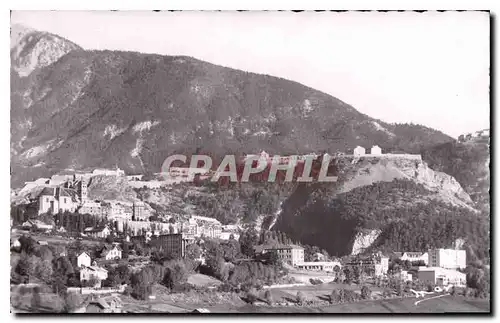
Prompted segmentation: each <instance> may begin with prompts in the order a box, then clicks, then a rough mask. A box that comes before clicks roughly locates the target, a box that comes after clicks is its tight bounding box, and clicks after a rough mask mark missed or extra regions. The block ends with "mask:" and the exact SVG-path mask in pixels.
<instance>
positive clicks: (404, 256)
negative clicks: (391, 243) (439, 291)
mask: <svg viewBox="0 0 500 323" xmlns="http://www.w3.org/2000/svg"><path fill="white" fill-rule="evenodd" d="M395 254H396V256H398V258H399V259H400V260H402V261H410V262H420V263H423V264H424V265H425V266H419V268H418V273H417V274H418V279H419V280H421V281H424V282H430V283H432V284H435V285H441V286H444V285H448V284H453V285H457V286H464V285H465V283H466V275H465V274H464V273H462V272H460V271H458V270H461V269H465V267H466V266H467V262H466V258H467V254H466V252H465V250H457V249H443V248H437V249H431V250H429V251H428V252H399V253H395Z"/></svg>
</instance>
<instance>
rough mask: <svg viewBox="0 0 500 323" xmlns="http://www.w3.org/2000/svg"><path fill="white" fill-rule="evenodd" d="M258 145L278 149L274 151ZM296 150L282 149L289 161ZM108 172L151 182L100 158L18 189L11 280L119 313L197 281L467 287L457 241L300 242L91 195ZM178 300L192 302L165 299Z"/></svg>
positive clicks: (222, 285) (399, 289)
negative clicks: (333, 250) (354, 249)
mask: <svg viewBox="0 0 500 323" xmlns="http://www.w3.org/2000/svg"><path fill="white" fill-rule="evenodd" d="M248 156H258V157H259V158H261V159H263V160H265V161H267V162H270V161H271V160H273V158H272V156H269V155H268V154H267V153H265V152H261V153H260V154H258V155H248ZM337 156H340V157H341V158H342V157H346V156H350V157H353V158H358V159H359V158H365V157H366V158H370V157H377V158H380V157H386V158H401V157H403V158H413V157H414V156H415V157H416V158H420V156H419V155H407V154H404V155H398V154H383V153H382V150H381V148H380V147H378V146H374V147H372V148H371V150H370V153H369V154H367V153H366V150H365V148H364V147H360V146H357V147H356V148H354V149H353V153H352V154H351V155H345V154H337ZM289 158H290V157H281V159H280V163H287V162H288V161H289ZM194 173H195V171H193V170H190V169H189V168H180V167H172V169H170V170H169V174H170V175H172V178H176V177H181V178H182V180H181V181H186V180H187V178H189V179H193V176H192V175H193V174H194ZM98 176H100V177H102V176H104V177H111V178H125V179H126V180H127V181H128V182H129V183H138V182H139V183H141V184H142V183H146V182H147V181H143V175H126V174H125V172H124V171H123V170H120V169H119V168H116V169H115V170H109V169H96V170H94V171H93V172H91V173H73V174H66V175H54V176H52V177H51V178H40V179H37V180H35V181H33V182H27V183H26V184H25V187H24V188H23V189H22V190H21V191H20V192H18V194H23V193H24V194H26V192H29V193H27V194H26V197H25V198H24V199H22V200H21V201H22V202H21V203H20V204H19V205H16V206H15V207H13V209H12V212H11V251H12V255H13V257H14V259H15V261H17V262H15V265H14V266H13V269H12V273H11V284H12V285H11V287H12V288H13V289H17V290H24V291H27V290H31V291H36V292H34V293H35V295H38V294H37V293H41V291H42V290H45V291H46V292H52V293H54V295H59V296H58V297H59V298H61V300H60V302H59V303H58V304H59V305H58V306H60V307H61V308H63V309H64V308H68V309H70V310H71V311H73V312H78V311H80V312H88V313H91V312H98V313H121V312H140V309H139V308H140V305H139V302H140V301H141V300H148V301H149V302H152V303H155V302H156V300H157V299H159V298H162V297H163V298H168V297H172V295H176V294H175V293H178V292H181V291H184V292H185V291H186V290H190V289H192V288H195V289H199V288H206V290H207V292H208V291H210V290H211V291H219V292H222V293H229V292H232V293H234V292H237V293H245V295H247V298H246V299H247V301H248V302H251V303H255V302H258V298H259V297H258V295H259V293H262V295H264V296H263V298H264V300H265V303H266V304H273V302H272V300H270V299H272V298H273V296H269V295H272V293H273V292H274V291H277V290H280V289H286V288H292V287H293V288H299V289H300V288H306V289H305V290H304V292H299V293H298V294H297V295H295V296H296V297H295V298H296V299H297V302H296V303H294V304H299V305H300V304H302V303H303V302H305V298H304V296H303V295H302V296H301V294H305V293H306V292H307V286H315V288H317V289H319V290H322V288H324V286H328V285H327V284H334V283H335V284H340V285H339V286H345V284H348V285H349V286H358V287H359V290H358V293H359V294H357V293H356V292H355V291H356V287H355V288H354V289H352V288H348V289H345V290H344V289H341V290H342V291H343V293H344V294H342V295H341V296H340V295H337V294H335V295H333V294H332V295H330V296H329V299H328V303H329V304H330V303H336V302H344V301H346V300H347V299H349V300H350V301H355V300H356V299H357V300H363V299H369V298H373V299H376V298H391V297H405V295H406V296H407V297H409V296H412V295H417V296H418V295H420V294H419V293H420V291H422V292H426V293H438V292H440V291H443V290H446V291H450V290H451V289H452V288H453V289H458V288H466V274H465V273H464V269H465V268H466V259H467V255H466V251H465V250H461V249H460V246H459V245H457V246H455V247H453V248H448V249H446V248H437V249H429V250H426V251H415V250H406V251H400V250H394V251H393V252H392V253H385V254H383V253H380V252H375V253H369V252H368V253H366V252H365V253H362V254H357V255H351V256H346V257H342V258H338V257H333V256H330V255H329V254H328V252H326V251H324V250H320V249H319V248H318V247H315V246H308V245H301V244H300V243H297V242H294V241H292V240H291V239H289V238H288V237H287V236H286V234H284V233H282V232H275V231H261V232H258V230H256V229H255V228H253V227H248V226H243V225H239V224H235V225H223V224H222V223H221V222H219V221H218V220H216V219H214V218H210V217H205V216H201V215H190V216H189V217H179V216H175V215H174V214H167V215H165V214H163V215H162V216H158V214H155V210H154V209H153V208H151V207H150V206H149V205H148V204H147V203H146V202H144V201H140V200H133V201H121V200H102V201H100V200H93V199H91V198H90V197H89V183H90V181H92V179H93V178H94V177H98ZM164 185H175V183H172V182H168V183H167V184H164ZM166 207H168V205H167V206H166ZM30 266H31V267H30ZM40 266H41V267H40ZM44 266H45V267H44ZM29 268H34V269H33V270H31V269H29ZM148 275H149V276H148ZM151 275H152V276H151ZM193 277H194V278H193ZM368 282H371V283H368ZM155 286H161V287H155ZM188 286H190V287H188ZM368 286H371V287H368ZM389 291H390V292H389ZM184 292H183V293H184ZM353 292H354V293H353ZM172 293H174V294H172ZM415 293H416V294H415ZM299 294H300V295H299ZM37 297H38V296H37ZM248 297H250V298H248ZM21 298H22V297H21ZM303 298H304V299H303ZM306 298H307V297H306ZM309 298H310V297H309ZM34 302H35V301H34ZM186 302H188V301H186ZM198 302H199V304H196V305H200V306H202V305H203V306H205V305H206V304H205V303H203V302H201V301H199V300H198ZM200 302H201V303H200ZM19 303H20V304H23V301H22V300H19ZM35 303H36V306H41V305H40V304H41V303H43V301H42V300H40V299H38V298H37V300H36V302H35ZM188 303H189V302H188ZM202 303H203V304H202ZM278 303H280V304H281V303H282V305H287V306H291V305H292V303H290V302H287V301H284V302H278ZM320 303H321V302H320ZM308 304H310V303H308ZM22 306H23V305H20V307H22ZM30 306H31V305H30ZM28 307H29V306H28ZM170 310H171V311H174V312H186V311H191V310H192V309H189V308H188V309H186V308H175V309H172V308H170V309H168V310H159V311H167V312H169V311H170ZM203 310H206V311H208V310H207V309H203ZM195 311H200V309H195Z"/></svg>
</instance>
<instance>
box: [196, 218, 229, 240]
mask: <svg viewBox="0 0 500 323" xmlns="http://www.w3.org/2000/svg"><path fill="white" fill-rule="evenodd" d="M191 220H192V221H190V223H194V222H195V223H196V226H195V227H194V228H195V230H196V231H195V232H194V236H195V237H201V236H205V237H208V238H215V239H219V238H220V236H221V233H222V224H221V223H220V222H219V221H218V220H217V219H214V218H209V217H206V216H197V215H195V216H192V217H191ZM193 221H194V222H193Z"/></svg>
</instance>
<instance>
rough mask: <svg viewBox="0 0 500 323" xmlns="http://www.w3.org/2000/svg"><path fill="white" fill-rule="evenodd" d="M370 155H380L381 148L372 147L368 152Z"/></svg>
mask: <svg viewBox="0 0 500 323" xmlns="http://www.w3.org/2000/svg"><path fill="white" fill-rule="evenodd" d="M370 155H377V156H378V155H382V148H380V147H379V146H373V147H372V149H371V150H370Z"/></svg>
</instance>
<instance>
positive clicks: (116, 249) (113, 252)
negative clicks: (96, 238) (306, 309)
mask: <svg viewBox="0 0 500 323" xmlns="http://www.w3.org/2000/svg"><path fill="white" fill-rule="evenodd" d="M100 254H101V255H100V256H101V258H103V259H106V260H114V259H122V248H120V246H118V245H114V246H109V245H105V246H104V247H103V248H102V249H101V250H100Z"/></svg>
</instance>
